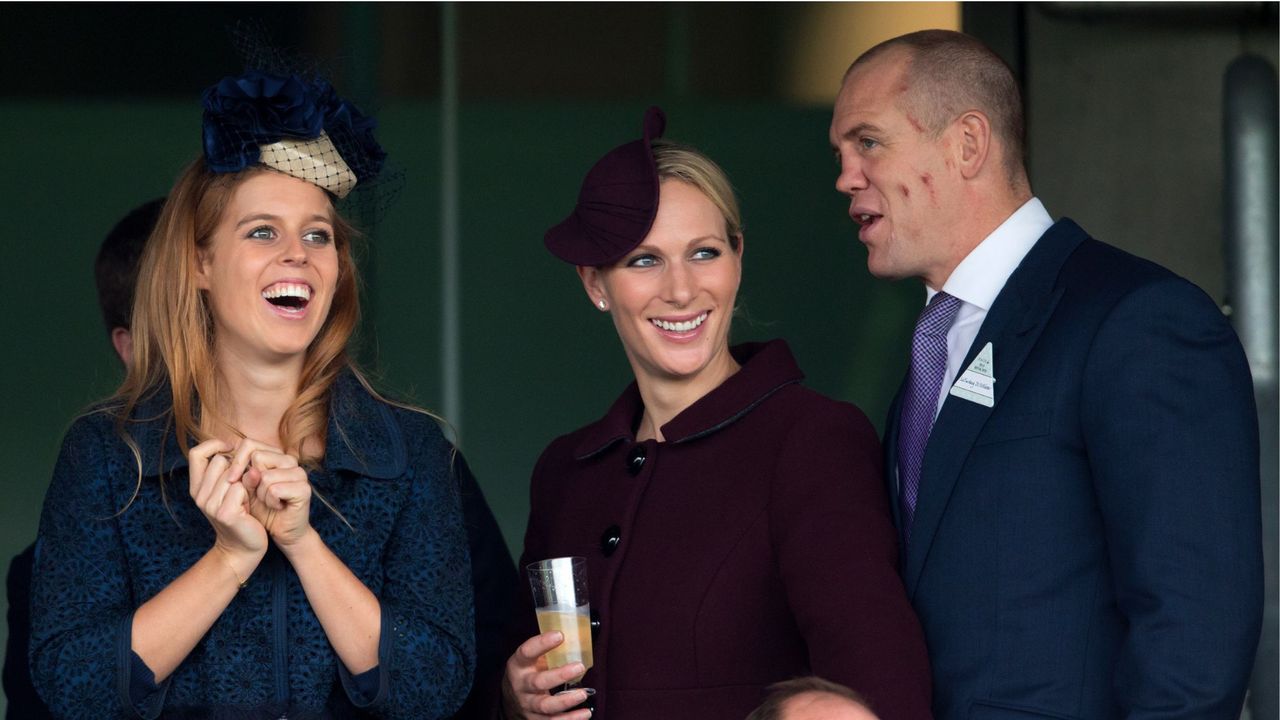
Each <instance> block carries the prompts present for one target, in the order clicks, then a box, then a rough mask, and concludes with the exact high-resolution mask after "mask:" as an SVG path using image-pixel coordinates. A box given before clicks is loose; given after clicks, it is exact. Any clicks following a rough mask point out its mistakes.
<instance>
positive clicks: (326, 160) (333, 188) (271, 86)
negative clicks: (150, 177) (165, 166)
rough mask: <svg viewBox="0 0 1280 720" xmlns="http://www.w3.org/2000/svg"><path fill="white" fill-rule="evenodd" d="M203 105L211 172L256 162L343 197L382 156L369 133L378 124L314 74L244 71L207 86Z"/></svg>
mask: <svg viewBox="0 0 1280 720" xmlns="http://www.w3.org/2000/svg"><path fill="white" fill-rule="evenodd" d="M203 104H204V122H203V136H204V153H205V159H206V161H207V162H208V165H209V168H210V169H211V170H213V171H214V172H239V171H241V170H244V169H245V168H247V167H249V166H251V165H255V164H258V163H261V164H263V165H266V166H268V167H271V168H275V169H276V170H279V171H280V172H283V173H285V174H287V175H291V176H293V177H296V178H298V179H300V180H305V181H307V182H309V183H312V184H314V185H316V186H318V187H320V188H322V189H324V190H326V191H328V192H330V193H332V194H333V195H334V196H336V197H338V198H345V197H346V196H347V194H348V193H350V192H351V191H352V189H354V188H355V186H356V184H357V183H358V182H365V181H367V180H371V179H373V177H375V176H376V175H377V174H378V172H379V171H380V170H381V169H382V165H383V161H384V160H385V159H386V153H385V152H383V150H382V148H381V146H379V145H378V143H377V141H376V140H375V139H374V137H373V130H374V128H375V127H376V126H377V123H376V122H375V121H374V120H373V119H372V118H370V117H367V116H365V115H364V114H363V113H361V112H360V111H359V110H358V109H357V108H356V107H355V106H354V105H352V104H350V103H348V102H347V101H345V100H343V99H342V98H340V97H338V95H337V94H336V93H335V92H334V90H333V87H332V86H330V85H329V83H328V82H327V81H325V80H324V79H323V78H320V77H318V76H315V75H298V74H290V75H276V74H273V73H269V72H263V71H260V70H249V71H247V72H245V73H244V74H242V75H239V76H235V77H227V78H223V79H222V80H221V81H219V82H218V83H217V84H215V85H213V86H212V87H210V88H208V89H207V90H205V92H204V96H203Z"/></svg>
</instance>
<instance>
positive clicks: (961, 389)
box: [950, 343, 996, 407]
mask: <svg viewBox="0 0 1280 720" xmlns="http://www.w3.org/2000/svg"><path fill="white" fill-rule="evenodd" d="M991 356H992V348H991V343H987V345H986V347H984V348H982V351H981V352H979V353H978V356H977V357H975V358H974V359H973V362H971V363H969V368H968V369H967V370H965V371H964V372H963V373H961V374H960V377H958V378H956V381H955V384H954V385H952V386H951V393H950V394H952V395H955V396H956V397H958V398H962V399H964V400H968V401H969V402H975V403H978V404H979V405H983V406H986V407H993V406H995V404H996V378H995V363H994V362H993V361H992V359H991Z"/></svg>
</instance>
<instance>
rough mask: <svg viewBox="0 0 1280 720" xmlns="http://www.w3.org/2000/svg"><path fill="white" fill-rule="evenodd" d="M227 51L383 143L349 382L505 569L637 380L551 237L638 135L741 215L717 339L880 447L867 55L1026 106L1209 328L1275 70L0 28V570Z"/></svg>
mask: <svg viewBox="0 0 1280 720" xmlns="http://www.w3.org/2000/svg"><path fill="white" fill-rule="evenodd" d="M242 19H255V20H258V21H260V22H262V23H263V24H264V25H265V26H266V27H268V28H269V29H270V31H271V33H272V35H273V36H274V39H275V41H276V43H277V44H279V45H281V46H285V47H291V48H296V49H298V50H300V51H301V52H303V53H307V54H309V55H313V56H317V57H321V58H325V59H327V60H329V61H330V71H331V76H332V77H333V79H334V81H335V84H336V85H337V87H338V88H339V90H340V91H341V92H342V93H343V94H344V95H347V96H349V97H352V98H354V99H356V100H357V101H360V102H361V104H362V105H363V106H366V107H368V108H370V109H372V110H373V111H374V114H376V115H377V116H378V117H379V118H380V120H381V123H382V124H381V131H380V137H381V139H382V142H383V144H384V146H385V147H386V148H387V150H388V151H389V153H390V156H391V159H392V161H393V162H394V163H395V164H396V166H398V167H399V169H400V170H402V171H403V173H404V180H405V182H404V187H403V190H402V192H401V193H400V195H399V197H398V199H397V200H396V201H395V203H394V204H393V205H392V206H391V207H390V209H389V210H388V211H387V213H386V215H385V217H383V218H382V219H381V221H380V222H379V223H377V224H376V225H375V226H373V227H370V228H368V235H369V237H368V242H367V244H366V245H365V247H364V249H363V251H362V259H361V264H362V270H363V272H364V275H365V281H366V287H365V317H364V332H363V336H362V338H361V343H360V355H361V359H362V361H363V362H364V363H365V364H366V365H367V366H368V367H369V368H370V369H372V370H373V371H374V374H375V376H376V377H377V379H378V383H379V385H380V386H381V387H382V388H384V389H385V390H387V391H388V392H390V393H391V394H393V395H396V396H399V397H401V398H403V399H407V400H410V401H412V402H416V403H419V404H422V405H424V406H426V407H430V408H433V409H436V410H438V411H441V412H443V413H444V414H445V415H446V416H447V417H448V418H449V419H450V420H451V421H452V422H453V424H454V425H455V428H456V429H457V432H458V436H457V437H458V442H459V445H460V447H461V448H462V450H463V451H464V452H465V453H466V455H467V457H468V459H469V461H470V463H471V465H472V467H473V468H474V470H475V471H476V473H477V475H478V476H479V478H480V482H481V485H482V486H483V488H484V490H485V492H486V494H487V495H488V498H489V500H490V503H491V505H492V506H493V508H494V511H495V513H496V514H497V516H498V519H499V522H500V523H501V524H502V526H503V528H504V531H505V533H506V537H507V541H508V543H509V544H510V545H511V547H512V549H513V552H514V553H517V554H518V552H519V549H520V546H521V544H522V537H523V531H524V523H525V513H526V512H527V481H528V477H529V473H530V470H531V468H532V465H533V463H534V461H535V459H536V458H537V455H538V453H539V452H540V451H541V449H542V448H543V447H544V446H545V445H546V444H547V443H548V442H549V441H550V440H551V439H552V438H554V437H555V436H556V435H559V434H561V433H564V432H567V431H569V430H571V429H573V428H576V427H578V426H580V425H582V424H584V423H586V422H588V421H590V420H592V419H594V418H596V417H598V416H599V415H600V414H602V413H603V412H604V410H605V409H606V408H607V406H608V404H609V403H610V401H611V400H612V399H613V397H614V396H615V395H616V394H617V393H618V392H619V391H620V389H621V388H622V386H623V385H625V384H626V383H627V382H628V381H629V378H630V373H629V370H628V368H627V366H626V362H625V359H624V357H623V354H622V352H621V348H620V346H619V344H618V342H617V339H616V336H615V334H614V332H613V329H612V325H611V324H609V322H608V320H607V318H605V317H604V316H602V315H601V314H600V313H598V312H595V311H593V310H592V309H591V307H590V306H589V304H588V303H587V301H586V298H585V296H584V295H583V293H582V290H581V288H580V285H579V284H578V281H577V279H576V276H575V275H574V273H573V271H572V269H571V268H569V267H567V266H564V265H562V264H561V263H559V262H558V261H556V260H555V259H553V258H552V257H551V256H550V255H549V254H547V253H546V252H545V250H543V248H542V245H541V238H542V233H543V231H544V230H545V229H546V228H547V227H549V226H550V225H552V224H554V223H556V222H558V221H559V220H560V219H561V218H562V217H563V216H564V215H566V214H567V213H568V212H569V211H570V209H571V208H572V205H573V202H574V198H575V196H576V193H577V190H578V184H579V182H580V181H581V177H582V175H583V173H584V172H585V171H586V169H587V168H588V167H589V166H590V164H591V163H592V162H593V161H594V160H595V159H596V158H597V157H598V156H599V155H600V154H602V153H603V152H604V151H606V150H607V149H609V148H611V147H613V146H614V145H617V144H619V143H621V142H623V141H626V140H630V139H632V138H634V137H636V136H637V133H638V131H639V121H640V115H641V113H642V111H643V109H644V108H645V107H646V106H647V105H649V104H661V105H663V106H664V107H665V109H666V110H667V113H668V117H669V122H668V133H667V134H668V137H672V138H675V139H679V140H683V141H687V142H690V143H693V144H695V145H697V146H699V147H701V148H702V149H704V150H706V151H707V152H708V153H709V154H710V155H711V156H712V157H714V158H716V159H717V160H718V161H719V162H720V163H721V164H722V165H723V166H724V167H725V169H726V170H727V171H728V173H729V175H730V177H731V178H732V179H733V181H734V183H735V185H736V187H737V189H738V190H739V192H740V195H741V199H742V202H743V208H744V213H745V217H746V228H747V229H746V238H747V253H746V256H745V278H744V282H743V286H742V287H743V289H742V295H741V298H740V304H741V305H742V306H743V310H744V312H743V316H742V317H741V318H740V319H739V320H738V321H737V323H736V325H735V329H734V334H735V338H736V339H738V340H747V339H762V338H768V337H776V336H781V337H785V338H787V339H788V340H789V341H790V343H791V345H792V349H793V350H794V351H795V353H796V355H797V357H798V359H799V361H800V364H801V366H802V367H803V368H804V369H805V370H806V372H807V373H808V382H809V384H810V385H811V386H813V387H815V388H816V389H818V390H819V391H821V392H824V393H827V394H830V395H833V396H836V397H839V398H842V399H846V400H849V401H852V402H855V403H857V404H858V405H860V406H861V407H862V408H863V409H864V410H865V411H866V412H867V413H868V415H869V416H870V417H871V418H872V420H873V421H875V422H876V424H877V425H878V426H879V425H881V424H882V423H883V416H884V413H885V410H886V409H887V406H888V403H889V401H890V399H891V397H892V394H893V392H894V390H895V389H896V387H897V384H898V382H899V380H900V378H901V376H902V373H903V371H904V368H905V361H906V348H907V344H908V339H909V334H910V327H911V324H912V322H913V319H914V317H915V314H916V312H917V311H918V308H919V303H920V302H921V301H922V296H921V293H920V290H919V286H918V285H917V284H915V283H896V284H891V283H886V282H882V281H877V280H874V279H872V278H871V277H870V276H869V275H868V274H867V272H866V269H865V251H864V250H863V249H862V247H861V246H860V245H859V243H858V242H857V240H856V235H855V232H854V228H853V225H852V223H851V222H850V221H849V219H848V218H847V217H846V216H845V209H846V205H847V203H846V202H845V201H843V199H842V197H841V196H839V195H837V194H836V193H835V192H834V191H833V189H832V182H833V180H834V177H835V166H834V165H833V164H832V161H831V155H830V150H829V147H828V144H827V125H828V123H829V120H830V102H831V100H832V99H833V98H834V96H835V93H836V91H837V89H838V86H839V81H840V76H841V73H842V72H843V70H844V68H845V67H846V66H847V65H848V63H849V62H850V61H852V59H853V58H854V57H856V56H857V54H858V53H860V52H861V51H862V50H865V49H866V48H868V47H870V46H871V45H873V44H875V43H876V42H879V41H880V40H883V39H885V38H888V37H891V36H893V35H897V34H900V33H902V32H907V31H910V30H914V29H920V28H926V27H950V28H957V29H965V30H966V31H968V32H971V33H973V34H976V35H978V36H979V37H981V38H983V39H984V40H986V41H987V42H988V44H990V45H992V47H994V48H995V49H996V50H997V51H998V52H1000V53H1001V54H1002V56H1003V57H1005V59H1006V60H1007V61H1008V62H1009V63H1010V65H1011V66H1012V67H1013V68H1014V70H1015V72H1016V73H1017V74H1018V75H1019V77H1020V79H1021V80H1022V82H1023V86H1024V92H1025V94H1026V100H1027V104H1028V134H1029V145H1028V151H1029V165H1030V170H1031V177H1032V184H1033V187H1034V188H1035V189H1036V191H1037V194H1038V195H1039V196H1040V197H1041V198H1042V199H1043V200H1044V202H1045V204H1046V206H1047V207H1048V209H1049V211H1050V213H1051V214H1053V215H1054V216H1055V217H1058V216H1063V215H1067V216H1070V217H1072V218H1074V219H1075V220H1077V221H1078V222H1080V223H1081V224H1082V225H1083V226H1084V227H1085V228H1087V229H1089V230H1090V231H1091V232H1092V233H1093V234H1094V235H1095V236H1097V237H1099V238H1101V239H1103V240H1106V241H1109V242H1111V243H1113V244H1116V245H1119V246H1120V247H1123V248H1125V249H1128V250H1130V251H1131V252H1134V253H1137V254H1139V255H1143V256H1146V257H1149V258H1152V259H1154V260H1156V261H1158V262H1161V263H1163V264H1165V265H1167V266H1169V267H1171V268H1172V269H1174V270H1175V271H1177V272H1179V273H1180V274H1183V275H1185V276H1187V277H1189V278H1191V279H1192V280H1194V281H1195V282H1196V283H1198V284H1199V285H1201V286H1202V287H1203V288H1205V290H1206V291H1208V292H1209V293H1210V294H1211V295H1212V296H1213V297H1214V298H1215V299H1217V300H1219V301H1220V302H1223V303H1224V304H1225V303H1227V301H1228V300H1229V297H1228V296H1229V293H1230V288H1229V284H1228V281H1227V277H1226V265H1225V260H1224V252H1225V251H1224V239H1223V238H1224V232H1223V224H1224V221H1223V209H1224V203H1223V175H1224V171H1223V143H1224V139H1223V136H1222V125H1223V121H1222V113H1223V100H1222V94H1223V91H1222V85H1223V75H1224V72H1225V70H1226V68H1227V66H1228V64H1229V63H1230V62H1231V61H1232V60H1234V59H1236V58H1237V57H1238V56H1240V55H1241V54H1244V53H1253V54H1256V55H1259V56H1260V57H1261V58H1262V59H1263V60H1265V61H1266V62H1267V63H1269V64H1270V66H1271V67H1272V68H1274V67H1275V65H1276V54H1277V30H1276V27H1277V11H1276V4H1275V3H1237V4H1231V5H1214V4H1208V3H1180V4H1174V3H1168V4H1166V3H1142V4H1138V5H1133V6H1130V5H1126V4H1120V3H1043V4H1031V5H1023V4H1017V3H973V4H970V3H904V4H896V3H856V4H835V3H785V4H772V3H752V4H737V3H716V4H675V3H646V4H621V3H609V4H589V3H573V4H544V3H519V4H506V3H486V4H459V5H441V4H372V3H369V4H351V3H306V4H301V3H299V4H288V5H284V4H251V3H250V4H181V5H178V4H160V3H157V4H150V3H148V4H93V5H80V4H56V5H53V4H49V5H45V4H21V5H15V4H5V5H3V6H0V68H3V70H0V208H3V211H4V218H5V219H6V220H7V221H8V223H9V230H8V231H7V232H6V233H5V236H4V237H2V238H0V273H3V278H4V282H3V283H0V303H2V305H0V308H2V309H3V312H2V313H0V317H2V318H3V323H4V326H3V331H4V332H3V336H2V337H3V339H4V342H5V343H6V345H7V347H8V350H7V351H5V353H4V360H3V363H4V365H3V367H4V372H3V373H0V383H3V386H2V388H0V397H3V402H0V467H3V468H4V469H5V471H4V474H3V478H2V480H0V481H2V482H3V483H4V493H3V498H4V499H3V502H2V503H0V559H7V558H9V557H11V556H12V555H14V554H15V553H17V552H18V551H19V550H21V549H22V548H23V547H24V546H25V545H26V544H28V543H29V542H31V540H32V539H33V538H34V536H35V530H36V524H37V521H38V513H39V508H40V502H41V499H42V497H43V493H44V489H45V487H46V484H47V481H48V477H49V474H50V471H51V468H52V465H53V462H54V459H55V458H56V456H57V452H58V447H59V442H60V437H61V435H62V433H63V431H64V430H65V428H66V427H67V425H68V424H69V422H70V420H71V419H72V418H73V417H74V416H75V414H76V413H77V412H78V411H79V410H81V409H82V408H84V407H85V406H86V404H88V403H89V402H91V401H92V400H93V399H95V398H98V397H101V396H103V395H105V394H107V393H109V392H110V391H111V390H112V389H113V387H114V385H115V383H116V382H117V381H118V380H119V369H118V367H117V363H116V362H115V357H114V355H113V354H112V352H111V349H110V346H109V344H108V342H107V337H106V331H105V329H104V328H103V327H102V326H101V321H100V316H99V314H98V309H97V306H96V299H95V298H96V296H95V292H94V286H93V277H92V263H93V258H94V255H95V253H96V251H97V247H98V243H99V242H100V241H101V238H102V237H103V236H104V235H105V234H106V232H107V231H108V230H109V229H110V227H111V226H112V225H113V224H114V222H115V221H116V220H117V219H119V218H120V217H121V216H123V215H124V214H125V213H126V212H127V211H128V210H129V209H130V208H132V207H134V206H135V205H137V204H140V203H141V202H143V201H144V200H147V199H149V198H152V197H156V196H159V195H163V194H164V193H165V192H166V191H167V189H168V187H169V186H170V184H171V183H172V182H173V180H174V178H175V177H176V176H177V174H178V173H179V171H180V169H181V168H182V166H183V165H184V164H185V163H187V162H189V161H190V160H191V159H193V158H194V156H195V154H196V153H197V152H198V149H199V133H200V110H199V94H200V92H201V90H202V89H203V88H204V87H206V86H207V85H209V84H211V83H213V82H214V81H216V80H217V79H218V78H220V77H222V76H223V75H227V74H232V73H235V72H238V71H239V70H240V69H241V64H240V61H239V59H238V57H237V56H236V54H235V52H234V50H233V49H232V46H231V43H230V42H229V41H228V35H227V33H226V32H225V28H226V27H227V26H228V25H230V24H232V23H234V22H236V21H238V20H242ZM1273 77H1274V76H1273ZM1272 147H1274V145H1273V146H1272ZM1272 167H1274V165H1272ZM1272 172H1273V173H1274V171H1272ZM1273 177H1274V176H1273ZM1271 240H1272V242H1273V243H1274V242H1275V238H1274V237H1272V238H1271ZM1274 257H1275V255H1274V252H1273V253H1272V255H1271V258H1272V262H1273V263H1274ZM1273 277H1274V276H1273ZM1271 297H1272V298H1273V300H1272V302H1274V294H1273V295H1272V296H1271ZM1271 317H1272V318H1273V322H1274V317H1275V316H1274V308H1273V309H1272V315H1271ZM1273 337H1274V336H1273ZM1272 357H1273V358H1274V353H1273V355H1272ZM1272 369H1273V371H1274V367H1273V368H1272ZM1255 372H1256V371H1255ZM1271 388H1272V389H1271V390H1270V391H1269V392H1270V393H1271V396H1272V397H1273V396H1274V384H1273V385H1272V386H1271ZM1271 408H1272V410H1271V412H1272V413H1274V400H1272V401H1271ZM1264 427H1265V426H1264ZM1265 435H1266V432H1265V430H1264V438H1265ZM1274 435H1275V431H1274V424H1273V425H1272V426H1271V436H1272V437H1271V438H1270V443H1271V445H1270V447H1271V450H1270V452H1271V453H1272V457H1273V458H1274V447H1275V444H1274V443H1275V437H1274ZM1269 467H1270V470H1269V471H1265V472H1264V480H1266V482H1264V498H1265V500H1264V504H1266V505H1267V507H1268V512H1267V515H1268V519H1267V522H1268V526H1267V531H1268V538H1269V540H1268V543H1269V544H1268V550H1267V552H1268V555H1267V558H1268V568H1269V570H1268V572H1269V579H1268V582H1269V592H1270V603H1271V605H1270V607H1271V609H1270V610H1269V613H1270V614H1269V616H1268V617H1269V620H1268V623H1269V625H1268V630H1267V632H1268V633H1269V634H1270V636H1271V639H1270V641H1269V642H1270V649H1269V650H1268V649H1267V643H1266V642H1264V648H1263V651H1262V652H1263V653H1264V654H1265V653H1268V652H1269V653H1270V656H1269V658H1270V659H1269V660H1267V659H1266V658H1264V660H1265V661H1266V662H1269V663H1270V664H1269V665H1265V667H1267V668H1269V675H1268V676H1267V677H1268V678H1269V680H1267V681H1265V682H1264V683H1263V687H1264V692H1262V693H1258V692H1257V691H1256V688H1255V698H1254V701H1255V702H1258V701H1259V697H1260V696H1266V697H1263V698H1262V700H1261V701H1262V702H1267V703H1270V704H1269V705H1265V706H1262V707H1264V708H1269V710H1267V711H1266V712H1260V713H1256V714H1255V716H1256V717H1277V712H1276V711H1275V709H1274V708H1275V677H1276V671H1275V667H1276V666H1275V639H1274V635H1275V611H1274V602H1275V600H1274V598H1275V564H1276V556H1275V550H1274V547H1275V505H1276V500H1275V490H1274V487H1275V481H1276V478H1275V465H1274V460H1272V464H1271V465H1270V466H1269ZM1268 472H1269V477H1268V475H1267V473H1268ZM1267 493H1269V494H1267ZM4 633H5V630H3V629H0V638H2V637H3V634H4ZM1262 667H1264V666H1263V665H1260V669H1261V668H1262ZM2 707H3V705H2V704H0V708H2Z"/></svg>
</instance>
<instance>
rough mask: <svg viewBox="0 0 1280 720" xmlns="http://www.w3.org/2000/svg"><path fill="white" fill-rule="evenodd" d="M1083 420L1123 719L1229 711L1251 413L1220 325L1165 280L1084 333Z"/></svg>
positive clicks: (1247, 545)
mask: <svg viewBox="0 0 1280 720" xmlns="http://www.w3.org/2000/svg"><path fill="white" fill-rule="evenodd" d="M1084 377H1085V380H1084V388H1083V397H1082V416H1083V417H1082V424H1083V426H1084V429H1085V430H1084V432H1085V442H1086V451H1087V453H1088V456H1089V463H1090V468H1091V471H1092V474H1093V480H1094V484H1095V491H1096V493H1097V497H1098V502H1099V506H1100V510H1101V512H1102V515H1103V518H1104V526H1105V529H1106V540H1107V547H1108V553H1109V556H1110V565H1111V572H1112V575H1113V580H1114V583H1115V588H1116V601H1117V604H1118V606H1119V609H1120V612H1121V613H1122V614H1123V615H1124V616H1125V618H1126V619H1127V620H1128V631H1127V635H1126V637H1125V638H1124V640H1123V644H1122V646H1121V647H1120V650H1119V654H1118V656H1117V658H1116V666H1115V675H1114V677H1115V680H1114V683H1115V690H1116V697H1117V698H1118V700H1119V704H1120V707H1121V709H1122V710H1123V717H1125V718H1129V719H1131V720H1138V719H1139V718H1142V719H1144V720H1145V719H1154V718H1162V719H1171V718H1187V719H1190V718H1199V719H1201V720H1205V719H1213V718H1221V719H1222V720H1228V719H1230V720H1234V718H1236V717H1238V716H1239V714H1240V707H1241V703H1242V701H1243V697H1244V691H1245V686H1246V684H1247V683H1248V678H1249V672H1250V668H1251V667H1252V665H1253V658H1254V651H1255V649H1256V647H1257V642H1258V635H1259V631H1260V627H1261V617H1262V599H1263V598H1262V593H1263V590H1262V554H1261V553H1262V544H1261V517H1260V510H1259V469H1258V429H1257V413H1256V410H1255V406H1254V400H1253V388H1252V383H1251V380H1250V376H1249V369H1248V365H1247V363H1246V361H1245V358H1244V353H1243V351H1242V350H1241V348H1240V344H1239V341H1238V340H1237V339H1236V336H1235V333H1234V332H1233V331H1232V330H1231V328H1230V326H1229V325H1228V324H1227V322H1226V320H1225V319H1224V318H1223V316H1222V313H1221V312H1219V311H1218V308H1217V307H1216V306H1215V305H1214V304H1213V302H1212V301H1211V300H1209V298H1208V297H1207V296H1205V295H1204V293H1202V292H1201V291H1200V290H1199V289H1197V288H1195V287H1194V286H1192V285H1191V284H1190V283H1187V282H1186V281H1183V280H1180V279H1170V280H1167V281H1162V282H1158V283H1153V284H1150V285H1147V286H1144V287H1143V288H1141V289H1139V290H1136V291H1134V292H1132V293H1130V294H1129V295H1127V296H1126V297H1124V298H1123V299H1121V301H1120V302H1119V303H1117V305H1116V306H1115V307H1114V308H1113V309H1112V311H1111V313H1110V314H1109V316H1108V317H1107V319H1106V320H1105V321H1104V322H1103V323H1102V325H1101V326H1100V328H1099V331H1098V334H1097V335H1096V336H1095V338H1094V341H1093V345H1092V347H1091V349H1090V352H1089V357H1088V360H1087V362H1086V367H1085V375H1084Z"/></svg>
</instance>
